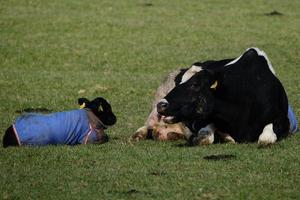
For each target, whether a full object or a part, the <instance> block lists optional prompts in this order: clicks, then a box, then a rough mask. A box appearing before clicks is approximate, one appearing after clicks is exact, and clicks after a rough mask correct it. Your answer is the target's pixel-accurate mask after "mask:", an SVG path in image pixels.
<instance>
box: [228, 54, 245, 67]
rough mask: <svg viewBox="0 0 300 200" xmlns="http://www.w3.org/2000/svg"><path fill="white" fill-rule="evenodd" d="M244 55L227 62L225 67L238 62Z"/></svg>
mask: <svg viewBox="0 0 300 200" xmlns="http://www.w3.org/2000/svg"><path fill="white" fill-rule="evenodd" d="M242 55H243V54H242ZM242 55H240V56H239V57H238V58H236V59H234V60H233V61H231V62H229V63H227V64H226V65H225V67H226V66H228V65H232V64H234V63H236V62H237V61H238V60H239V59H240V58H241V57H242Z"/></svg>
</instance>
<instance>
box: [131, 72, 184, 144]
mask: <svg viewBox="0 0 300 200" xmlns="http://www.w3.org/2000/svg"><path fill="white" fill-rule="evenodd" d="M186 71H188V69H182V70H176V71H173V72H171V73H170V74H169V75H168V77H167V78H166V80H165V81H164V82H163V83H162V84H161V85H160V86H159V87H158V89H157V90H156V93H155V98H154V102H153V103H152V109H151V112H150V114H149V116H148V118H147V120H146V122H145V124H144V126H142V127H140V128H139V129H137V130H136V132H135V133H134V135H133V136H132V137H131V138H132V140H134V141H139V140H141V139H155V140H161V141H165V140H177V139H183V138H185V137H186V135H187V134H188V133H189V132H190V131H189V129H188V128H187V127H186V126H185V125H184V124H183V123H174V124H168V123H165V122H164V116H162V115H160V114H158V112H157V109H156V105H157V103H158V102H159V100H161V99H162V98H163V97H164V96H166V95H167V94H168V92H170V91H171V90H172V89H173V88H174V87H175V85H178V84H179V83H180V82H181V79H182V76H183V75H184V74H185V72H186Z"/></svg>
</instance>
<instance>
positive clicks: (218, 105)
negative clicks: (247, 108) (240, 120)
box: [214, 99, 240, 123]
mask: <svg viewBox="0 0 300 200" xmlns="http://www.w3.org/2000/svg"><path fill="white" fill-rule="evenodd" d="M239 111H240V109H239V108H238V106H236V105H234V104H232V103H228V102H226V101H223V100H218V99H216V100H215V108H214V117H215V118H216V119H218V120H222V121H225V122H228V123H230V122H232V120H235V119H236V117H237V115H239V113H238V112H239Z"/></svg>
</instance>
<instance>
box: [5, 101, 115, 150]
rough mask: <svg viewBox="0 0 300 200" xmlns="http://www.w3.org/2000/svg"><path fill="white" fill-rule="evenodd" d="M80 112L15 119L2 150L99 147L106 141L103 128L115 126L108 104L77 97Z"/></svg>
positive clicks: (27, 115)
mask: <svg viewBox="0 0 300 200" xmlns="http://www.w3.org/2000/svg"><path fill="white" fill-rule="evenodd" d="M78 103H79V104H80V105H81V108H82V109H77V110H72V111H65V112H57V113H51V114H47V115H45V114H37V113H26V114H23V115H21V116H20V117H18V118H17V119H16V121H15V122H14V124H13V125H12V126H10V127H9V128H8V129H7V130H6V132H5V135H4V137H3V147H8V146H23V145H29V146H42V145H49V144H55V145H56V144H66V145H76V144H90V143H94V144H101V143H105V142H107V141H108V136H107V135H106V134H105V133H104V129H106V128H107V127H108V126H110V125H113V124H115V123H116V116H115V115H114V113H113V112H112V109H111V106H110V104H109V103H108V102H107V101H106V100H105V99H103V98H101V97H98V98H96V99H94V100H93V101H89V100H88V99H86V98H80V99H79V100H78Z"/></svg>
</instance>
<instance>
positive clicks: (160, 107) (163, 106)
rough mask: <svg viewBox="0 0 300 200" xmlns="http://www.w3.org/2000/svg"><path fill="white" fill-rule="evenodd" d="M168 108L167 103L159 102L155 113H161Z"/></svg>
mask: <svg viewBox="0 0 300 200" xmlns="http://www.w3.org/2000/svg"><path fill="white" fill-rule="evenodd" d="M168 107H169V103H168V102H167V101H161V102H159V103H158V104H157V112H158V113H163V112H164V111H166V109H167V108H168Z"/></svg>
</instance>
